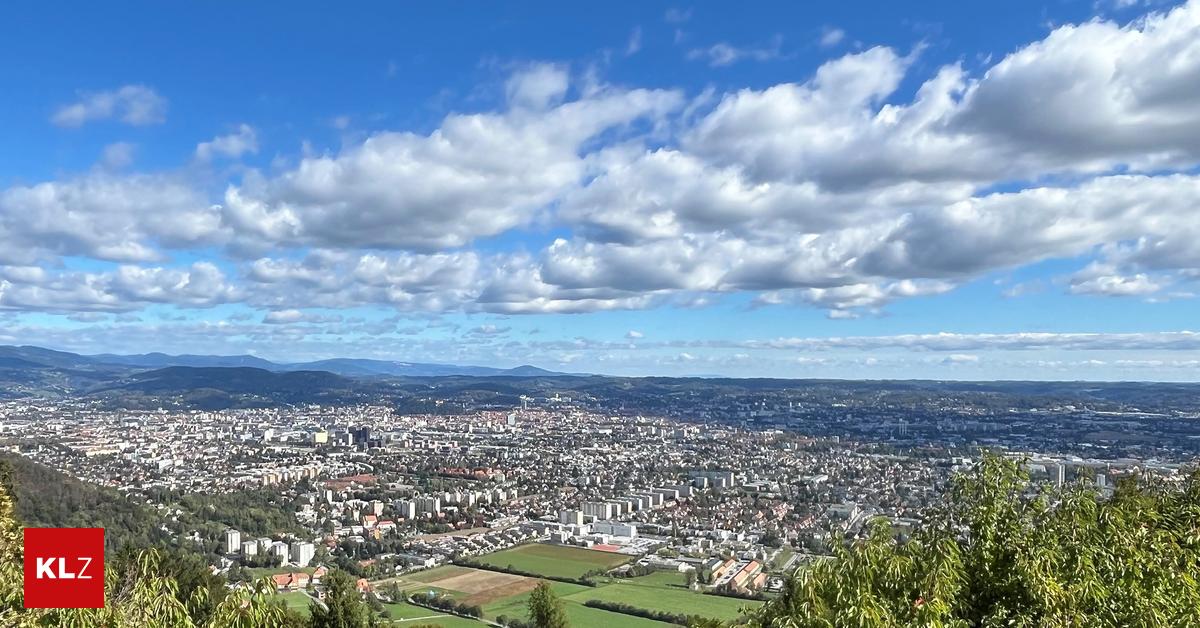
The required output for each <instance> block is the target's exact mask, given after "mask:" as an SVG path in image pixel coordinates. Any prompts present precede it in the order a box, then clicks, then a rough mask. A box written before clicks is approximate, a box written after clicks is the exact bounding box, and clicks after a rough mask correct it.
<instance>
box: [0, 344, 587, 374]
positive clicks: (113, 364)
mask: <svg viewBox="0 0 1200 628" xmlns="http://www.w3.org/2000/svg"><path fill="white" fill-rule="evenodd" d="M176 366H186V367H200V368H211V367H249V368H256V369H262V370H265V371H274V372H292V371H326V372H329V373H334V374H336V375H341V376H343V377H359V378H362V377H444V376H454V375H458V376H466V377H505V376H512V377H557V376H564V375H571V374H570V373H559V372H555V371H548V370H546V369H541V368H538V367H536V366H529V365H523V366H518V367H515V368H507V369H505V368H495V367H489V366H460V365H456V364H432V363H423V362H400V361H390V360H365V359H354V358H334V359H331V360H318V361H315V362H297V363H288V364H281V363H277V362H272V361H270V360H264V359H262V358H259V357H255V356H252V355H167V354H165V353H142V354H136V355H115V354H111V353H104V354H99V355H80V354H77V353H69V352H66V351H55V350H53V349H44V348H42V347H32V346H22V347H16V346H4V345H0V369H5V368H48V367H49V368H56V369H104V368H106V367H108V368H117V367H125V368H128V369H162V368H168V367H176Z"/></svg>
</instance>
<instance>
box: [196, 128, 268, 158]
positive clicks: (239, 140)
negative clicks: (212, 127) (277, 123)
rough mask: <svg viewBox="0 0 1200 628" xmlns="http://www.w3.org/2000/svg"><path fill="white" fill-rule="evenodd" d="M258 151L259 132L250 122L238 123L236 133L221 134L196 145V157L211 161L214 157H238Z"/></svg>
mask: <svg viewBox="0 0 1200 628" xmlns="http://www.w3.org/2000/svg"><path fill="white" fill-rule="evenodd" d="M257 152H258V134H257V133H256V132H255V131H254V127H252V126H250V125H248V124H240V125H238V128H237V132H236V133H230V134H228V135H220V136H217V137H214V138H213V139H211V140H209V141H207V142H200V143H199V144H197V145H196V159H199V160H200V161H211V160H212V159H213V158H214V157H218V156H219V157H227V158H229V159H237V158H238V157H241V156H242V155H245V154H246V153H257Z"/></svg>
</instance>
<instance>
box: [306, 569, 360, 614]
mask: <svg viewBox="0 0 1200 628" xmlns="http://www.w3.org/2000/svg"><path fill="white" fill-rule="evenodd" d="M321 584H322V585H323V586H324V587H325V606H324V607H322V606H321V605H320V604H316V603H314V604H312V605H311V606H310V607H309V610H310V611H311V615H312V622H311V625H312V628H368V627H370V626H374V625H375V624H376V621H375V616H374V614H373V613H372V612H371V609H370V607H368V606H367V605H366V604H364V603H363V601H362V596H361V595H360V594H359V592H358V588H357V587H356V586H355V579H354V577H352V576H351V575H350V574H348V573H346V572H344V571H341V570H338V569H334V570H332V571H330V572H329V573H327V574H325V576H324V577H323V578H321Z"/></svg>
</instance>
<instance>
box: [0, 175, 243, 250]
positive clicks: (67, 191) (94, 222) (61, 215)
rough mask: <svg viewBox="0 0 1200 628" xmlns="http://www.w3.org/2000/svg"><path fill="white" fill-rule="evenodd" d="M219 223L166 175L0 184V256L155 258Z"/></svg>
mask: <svg viewBox="0 0 1200 628" xmlns="http://www.w3.org/2000/svg"><path fill="white" fill-rule="evenodd" d="M220 231H221V219H220V214H219V213H218V212H217V211H216V210H214V209H213V208H212V206H211V205H210V204H209V203H208V201H207V199H206V198H205V197H204V195H203V194H202V193H200V192H199V191H198V190H196V189H195V188H193V187H192V186H191V185H189V184H187V183H186V182H184V181H181V180H178V179H175V178H173V177H169V176H158V175H142V174H137V175H129V176H117V175H112V174H106V173H93V174H90V175H87V176H83V177H80V178H76V179H69V180H64V181H52V182H45V183H39V184H36V185H31V186H15V187H10V188H8V189H6V190H2V191H0V241H3V242H4V243H5V246H3V247H0V263H13V262H21V263H30V262H33V261H37V260H46V259H54V258H57V257H58V256H61V255H78V256H84V257H91V258H95V259H101V260H110V261H118V262H143V261H154V260H159V259H162V258H163V257H164V255H163V253H162V252H161V248H160V247H167V248H172V247H183V246H192V245H198V244H205V243H209V242H211V241H213V239H214V238H215V237H216V236H217V235H218V232H220Z"/></svg>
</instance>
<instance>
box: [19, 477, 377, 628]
mask: <svg viewBox="0 0 1200 628" xmlns="http://www.w3.org/2000/svg"><path fill="white" fill-rule="evenodd" d="M10 486H11V477H10V472H9V467H8V465H6V464H4V463H3V462H2V461H0V626H3V627H4V628H34V627H42V626H61V627H70V628H93V627H95V628H124V627H129V628H264V627H265V628H309V627H312V628H326V627H336V628H369V627H370V626H374V625H375V623H376V618H375V617H374V615H373V614H372V613H371V612H370V610H369V609H368V608H367V607H366V605H364V604H363V603H362V600H361V599H360V598H359V595H358V591H357V590H356V589H355V588H354V582H353V580H352V579H351V578H350V577H349V576H346V575H345V574H342V573H341V572H339V571H336V570H335V571H331V572H330V573H329V574H328V575H327V576H326V579H327V581H328V582H327V584H328V586H329V587H330V590H329V591H328V592H327V596H326V599H327V605H328V610H325V609H321V608H320V607H317V606H314V607H313V609H312V610H313V611H314V613H313V618H312V619H311V620H305V619H303V618H301V617H300V616H299V615H297V614H295V613H293V612H291V611H289V610H287V609H286V608H285V607H284V605H283V604H282V603H281V602H280V601H279V599H278V596H276V595H275V591H274V586H273V585H272V584H271V583H270V581H269V580H266V579H264V580H262V581H260V582H257V583H255V584H254V585H252V586H249V587H240V588H238V589H235V590H232V591H226V590H225V589H224V587H223V585H221V584H217V583H214V582H213V580H214V579H213V578H212V577H211V576H208V577H206V574H207V571H206V570H204V569H205V567H206V566H204V565H202V564H201V565H200V567H199V569H200V571H197V569H191V568H189V565H188V562H187V560H186V559H183V558H181V557H180V556H176V555H171V554H166V553H163V552H161V551H158V550H146V551H132V552H121V553H120V554H118V555H117V556H116V559H115V560H110V561H107V562H108V563H109V564H108V565H106V569H105V576H104V586H105V607H104V608H98V609H25V608H24V607H23V600H22V578H23V575H22V565H23V562H22V558H23V539H22V534H21V526H20V524H19V523H18V521H17V516H16V508H15V506H14V503H13V495H12V493H11V492H10V488H9V487H10ZM193 560H195V559H194V557H193ZM202 562H203V561H201V563H202ZM194 566H195V565H193V567H194ZM216 580H220V579H216ZM222 582H223V581H222Z"/></svg>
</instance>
